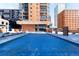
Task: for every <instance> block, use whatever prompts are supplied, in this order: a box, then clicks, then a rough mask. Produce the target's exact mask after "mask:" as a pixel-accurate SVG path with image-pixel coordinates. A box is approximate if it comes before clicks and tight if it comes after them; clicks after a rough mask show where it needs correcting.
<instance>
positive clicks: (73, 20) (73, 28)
mask: <svg viewBox="0 0 79 59" xmlns="http://www.w3.org/2000/svg"><path fill="white" fill-rule="evenodd" d="M63 27H68V28H69V31H70V32H79V10H72V9H71V10H63V11H62V12H60V13H59V14H58V28H63Z"/></svg>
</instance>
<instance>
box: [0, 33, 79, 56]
mask: <svg viewBox="0 0 79 59" xmlns="http://www.w3.org/2000/svg"><path fill="white" fill-rule="evenodd" d="M78 55H79V46H78V45H76V44H73V43H71V42H68V41H66V40H62V39H61V38H58V37H55V36H53V35H49V34H38V33H37V34H36V33H28V34H26V35H24V36H22V37H19V38H16V39H15V40H11V41H9V42H6V43H3V44H1V45H0V56H78Z"/></svg>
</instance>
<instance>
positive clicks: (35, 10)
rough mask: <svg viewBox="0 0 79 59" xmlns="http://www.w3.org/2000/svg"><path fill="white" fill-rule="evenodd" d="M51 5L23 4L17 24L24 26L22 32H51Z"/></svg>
mask: <svg viewBox="0 0 79 59" xmlns="http://www.w3.org/2000/svg"><path fill="white" fill-rule="evenodd" d="M48 9H49V4H47V3H21V4H20V17H19V19H20V20H18V21H17V24H20V25H21V26H22V31H24V32H26V31H30V32H35V31H45V32H46V31H47V32H48V31H51V29H50V24H51V20H50V17H49V10H48Z"/></svg>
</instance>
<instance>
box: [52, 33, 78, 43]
mask: <svg viewBox="0 0 79 59" xmlns="http://www.w3.org/2000/svg"><path fill="white" fill-rule="evenodd" d="M52 35H54V36H57V37H60V38H63V39H65V40H68V41H71V42H74V43H77V44H79V34H70V35H69V36H63V34H52Z"/></svg>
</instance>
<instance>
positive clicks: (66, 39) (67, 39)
mask: <svg viewBox="0 0 79 59" xmlns="http://www.w3.org/2000/svg"><path fill="white" fill-rule="evenodd" d="M47 34H48V35H51V36H55V37H57V38H60V39H62V40H65V41H67V42H70V43H72V44H75V45H77V46H79V43H77V42H74V41H71V40H69V39H70V38H64V37H62V36H59V35H56V34H52V33H47Z"/></svg>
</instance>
